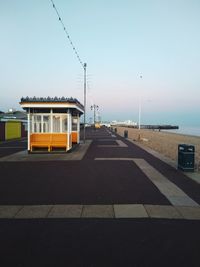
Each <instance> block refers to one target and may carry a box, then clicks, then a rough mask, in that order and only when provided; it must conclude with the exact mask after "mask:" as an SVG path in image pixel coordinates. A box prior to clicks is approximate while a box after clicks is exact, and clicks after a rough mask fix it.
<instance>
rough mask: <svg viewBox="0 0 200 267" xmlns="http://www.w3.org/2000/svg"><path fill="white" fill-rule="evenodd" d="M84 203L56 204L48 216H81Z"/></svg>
mask: <svg viewBox="0 0 200 267" xmlns="http://www.w3.org/2000/svg"><path fill="white" fill-rule="evenodd" d="M82 209H83V205H54V206H53V207H52V209H51V210H50V212H49V214H48V218H80V217H81V214H82Z"/></svg>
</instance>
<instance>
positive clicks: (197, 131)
mask: <svg viewBox="0 0 200 267" xmlns="http://www.w3.org/2000/svg"><path fill="white" fill-rule="evenodd" d="M165 132H170V133H177V134H183V135H191V136H199V137H200V127H198V126H195V127H191V126H179V129H178V130H165Z"/></svg>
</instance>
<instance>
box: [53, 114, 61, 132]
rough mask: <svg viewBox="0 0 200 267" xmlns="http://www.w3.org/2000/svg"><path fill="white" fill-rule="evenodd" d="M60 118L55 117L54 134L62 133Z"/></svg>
mask: <svg viewBox="0 0 200 267" xmlns="http://www.w3.org/2000/svg"><path fill="white" fill-rule="evenodd" d="M60 130H61V129H60V116H59V115H54V116H53V132H54V133H60Z"/></svg>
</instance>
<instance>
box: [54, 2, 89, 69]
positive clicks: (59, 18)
mask: <svg viewBox="0 0 200 267" xmlns="http://www.w3.org/2000/svg"><path fill="white" fill-rule="evenodd" d="M50 1H51V3H52V5H53V8H54V10H55V12H56V14H57V16H58V20H59V22H60V23H61V25H62V27H63V30H64V32H65V34H66V36H67V39H68V40H69V42H70V45H71V47H72V49H73V51H74V53H75V55H76V57H77V59H78V61H79V63H80V64H81V66H82V67H83V68H85V67H86V65H85V64H83V61H82V60H81V58H80V56H79V54H78V52H77V49H76V47H75V46H74V44H73V42H72V39H71V37H70V35H69V33H68V31H67V29H66V27H65V24H64V22H63V20H62V18H61V16H60V14H59V12H58V10H57V8H56V6H55V3H54V1H53V0H50Z"/></svg>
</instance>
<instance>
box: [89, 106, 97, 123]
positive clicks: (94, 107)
mask: <svg viewBox="0 0 200 267" xmlns="http://www.w3.org/2000/svg"><path fill="white" fill-rule="evenodd" d="M90 108H91V110H94V125H95V122H96V111H97V110H99V106H98V105H95V104H94V105H92V106H91V107H90Z"/></svg>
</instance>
